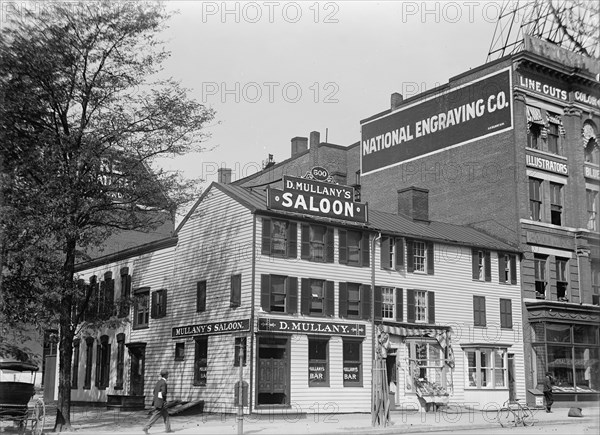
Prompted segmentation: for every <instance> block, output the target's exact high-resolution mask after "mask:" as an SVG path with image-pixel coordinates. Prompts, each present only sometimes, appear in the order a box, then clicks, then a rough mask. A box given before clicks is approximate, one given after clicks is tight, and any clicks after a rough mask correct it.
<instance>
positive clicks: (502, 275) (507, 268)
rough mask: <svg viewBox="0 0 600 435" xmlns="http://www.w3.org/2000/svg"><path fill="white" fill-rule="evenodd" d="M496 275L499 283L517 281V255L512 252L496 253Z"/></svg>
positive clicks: (513, 282)
mask: <svg viewBox="0 0 600 435" xmlns="http://www.w3.org/2000/svg"><path fill="white" fill-rule="evenodd" d="M498 276H499V282H501V283H505V284H516V283H517V257H516V256H515V255H514V254H505V253H502V252H499V253H498Z"/></svg>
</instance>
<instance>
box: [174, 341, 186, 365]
mask: <svg viewBox="0 0 600 435" xmlns="http://www.w3.org/2000/svg"><path fill="white" fill-rule="evenodd" d="M184 359H185V343H175V361H183V360H184Z"/></svg>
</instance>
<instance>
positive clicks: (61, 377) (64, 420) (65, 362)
mask: <svg viewBox="0 0 600 435" xmlns="http://www.w3.org/2000/svg"><path fill="white" fill-rule="evenodd" d="M76 247H77V242H76V238H74V237H73V238H69V239H68V240H67V244H66V250H65V251H66V252H65V253H66V259H65V264H64V266H63V283H62V285H63V292H62V293H63V297H62V299H61V307H60V310H59V312H60V319H59V336H60V344H59V348H58V349H59V352H58V402H57V404H56V422H55V423H54V432H62V431H71V430H72V427H71V359H72V357H73V338H74V336H75V328H76V326H77V325H75V324H74V322H73V321H74V320H75V319H72V317H73V310H72V304H73V296H72V295H73V276H74V269H75V249H76Z"/></svg>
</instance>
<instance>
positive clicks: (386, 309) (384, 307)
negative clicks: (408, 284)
mask: <svg viewBox="0 0 600 435" xmlns="http://www.w3.org/2000/svg"><path fill="white" fill-rule="evenodd" d="M374 300H375V320H382V319H385V320H394V321H396V322H402V320H403V313H402V302H403V291H402V289H401V288H394V287H380V286H375V298H374Z"/></svg>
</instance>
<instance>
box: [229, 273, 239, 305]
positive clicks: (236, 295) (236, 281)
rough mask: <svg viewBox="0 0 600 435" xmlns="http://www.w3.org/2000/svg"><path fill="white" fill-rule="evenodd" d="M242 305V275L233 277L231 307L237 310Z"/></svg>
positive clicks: (230, 297) (230, 296)
mask: <svg viewBox="0 0 600 435" xmlns="http://www.w3.org/2000/svg"><path fill="white" fill-rule="evenodd" d="M241 303H242V275H241V274H236V275H231V291H230V295H229V306H230V307H231V308H237V307H239V306H240V305H241Z"/></svg>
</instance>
